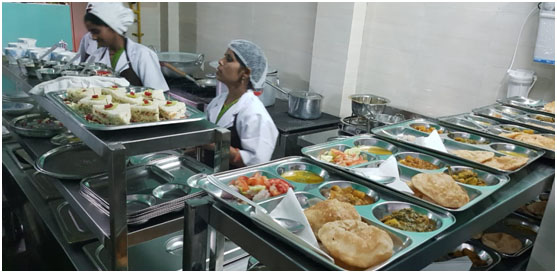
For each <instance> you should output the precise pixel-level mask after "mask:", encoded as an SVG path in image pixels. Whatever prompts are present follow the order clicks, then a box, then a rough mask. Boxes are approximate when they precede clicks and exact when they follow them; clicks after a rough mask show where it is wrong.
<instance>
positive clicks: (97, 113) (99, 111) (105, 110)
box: [93, 103, 131, 125]
mask: <svg viewBox="0 0 557 273" xmlns="http://www.w3.org/2000/svg"><path fill="white" fill-rule="evenodd" d="M130 119H131V110H130V105H129V104H125V103H111V104H107V105H93V120H96V121H98V122H100V123H102V124H106V125H125V124H130Z"/></svg>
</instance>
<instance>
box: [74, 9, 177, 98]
mask: <svg viewBox="0 0 557 273" xmlns="http://www.w3.org/2000/svg"><path fill="white" fill-rule="evenodd" d="M133 21H134V16H133V12H132V10H131V9H129V8H126V7H124V6H123V5H122V3H95V4H94V5H93V7H92V8H91V11H90V12H88V13H87V14H85V26H86V27H87V30H89V32H91V35H92V37H93V39H94V40H96V41H97V43H98V46H99V47H100V48H98V49H97V50H95V51H94V52H93V53H92V54H91V56H90V57H89V59H88V60H87V61H90V59H91V58H93V60H94V61H95V62H98V63H104V64H106V65H110V66H111V67H112V68H113V70H114V71H115V72H117V73H118V74H119V75H120V76H121V77H124V78H126V80H128V82H130V84H131V85H135V86H147V87H151V88H155V89H162V90H168V89H169V88H168V84H167V83H166V80H165V79H164V77H163V75H162V71H161V67H160V64H159V58H158V57H157V54H156V53H155V52H153V51H152V50H151V49H149V48H148V47H146V46H144V45H141V44H138V43H135V42H134V41H132V40H130V39H128V38H126V37H125V36H124V34H125V32H126V31H127V30H128V26H130V25H131V24H132V23H133Z"/></svg>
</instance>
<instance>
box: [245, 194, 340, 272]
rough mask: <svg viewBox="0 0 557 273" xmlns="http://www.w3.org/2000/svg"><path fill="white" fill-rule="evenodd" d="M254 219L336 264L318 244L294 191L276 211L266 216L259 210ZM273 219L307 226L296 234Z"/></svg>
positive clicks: (286, 196) (253, 215)
mask: <svg viewBox="0 0 557 273" xmlns="http://www.w3.org/2000/svg"><path fill="white" fill-rule="evenodd" d="M251 215H252V217H254V218H256V219H258V220H260V221H261V222H263V223H264V224H266V225H267V226H269V227H270V228H272V229H274V230H275V231H277V232H279V234H281V235H282V236H283V237H286V238H289V239H291V240H293V241H294V242H296V243H298V244H301V245H303V246H305V247H307V248H310V249H312V250H314V251H315V252H317V253H318V254H321V255H322V256H323V257H325V258H326V259H328V260H330V261H332V262H334V259H333V258H332V257H331V256H329V255H328V254H327V253H325V252H324V251H323V250H321V249H320V248H319V244H318V243H317V239H316V238H315V235H314V234H313V231H312V230H311V226H310V225H309V222H308V220H307V218H306V216H305V215H304V211H303V209H302V207H301V206H300V203H299V202H298V199H297V198H296V195H295V194H294V192H293V191H292V189H288V192H287V193H286V195H285V197H284V198H283V199H282V200H281V201H280V203H279V204H278V205H277V206H276V207H275V209H274V210H273V211H272V212H270V213H269V214H266V213H264V212H262V211H261V210H259V209H256V210H255V213H253V212H252V213H251ZM273 218H287V219H292V220H295V221H298V222H299V223H301V224H303V225H304V226H305V228H304V230H303V231H301V232H299V233H297V234H294V233H292V232H290V231H288V230H287V229H285V228H283V227H282V226H281V225H279V224H278V223H277V222H275V220H274V219H273Z"/></svg>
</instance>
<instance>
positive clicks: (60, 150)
mask: <svg viewBox="0 0 557 273" xmlns="http://www.w3.org/2000/svg"><path fill="white" fill-rule="evenodd" d="M35 169H37V171H39V172H41V173H44V174H46V175H50V176H52V177H56V178H60V179H82V178H85V177H88V176H91V175H95V174H98V173H102V172H105V171H106V162H104V161H103V160H102V158H101V157H99V156H98V155H97V154H96V153H95V152H93V150H91V149H89V147H87V146H86V145H84V144H82V143H77V144H69V145H65V146H60V147H57V148H54V149H52V150H50V151H48V152H46V153H44V154H43V155H41V156H40V157H39V158H37V160H36V161H35Z"/></svg>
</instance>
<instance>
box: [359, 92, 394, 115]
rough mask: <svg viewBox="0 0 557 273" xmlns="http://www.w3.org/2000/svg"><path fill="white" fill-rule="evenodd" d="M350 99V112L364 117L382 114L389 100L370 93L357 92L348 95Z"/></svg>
mask: <svg viewBox="0 0 557 273" xmlns="http://www.w3.org/2000/svg"><path fill="white" fill-rule="evenodd" d="M349 98H350V99H351V100H352V114H354V115H356V116H360V117H364V118H366V119H374V118H375V116H376V115H378V114H382V113H383V110H385V106H386V105H387V104H388V103H390V102H391V101H390V100H389V99H387V98H383V97H380V96H376V95H372V94H358V95H352V96H350V97H349Z"/></svg>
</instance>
